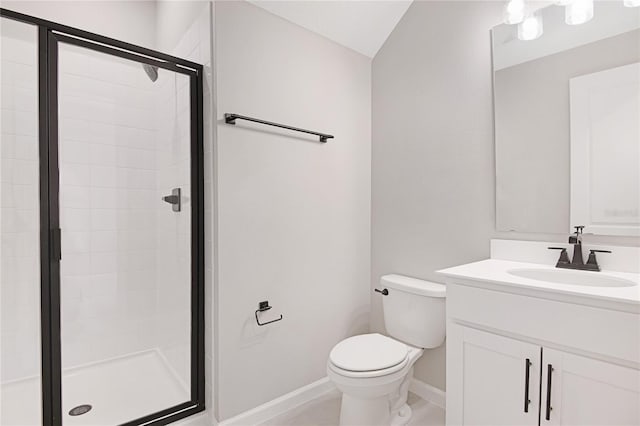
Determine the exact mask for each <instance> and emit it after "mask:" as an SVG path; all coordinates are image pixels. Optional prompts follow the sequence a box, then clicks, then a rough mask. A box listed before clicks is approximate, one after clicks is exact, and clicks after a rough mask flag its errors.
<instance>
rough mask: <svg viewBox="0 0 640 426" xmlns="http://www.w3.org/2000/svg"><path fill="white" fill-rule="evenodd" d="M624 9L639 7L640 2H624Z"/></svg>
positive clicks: (627, 0) (637, 0)
mask: <svg viewBox="0 0 640 426" xmlns="http://www.w3.org/2000/svg"><path fill="white" fill-rule="evenodd" d="M624 5H625V7H638V6H640V0H624Z"/></svg>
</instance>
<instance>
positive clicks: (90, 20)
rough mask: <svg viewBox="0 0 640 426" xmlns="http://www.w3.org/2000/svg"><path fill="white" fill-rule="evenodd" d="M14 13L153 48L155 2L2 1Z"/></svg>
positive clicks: (151, 0) (118, 0) (150, 0)
mask: <svg viewBox="0 0 640 426" xmlns="http://www.w3.org/2000/svg"><path fill="white" fill-rule="evenodd" d="M0 5H1V6H2V7H3V8H5V9H9V10H13V11H15V12H20V13H24V14H26V15H32V16H35V17H38V18H42V19H46V20H49V21H54V22H57V23H60V24H64V25H69V26H72V27H76V28H79V29H82V30H85V31H90V32H93V33H96V34H100V35H104V36H108V37H112V38H116V39H118V40H123V41H126V42H128V43H132V44H137V45H139V46H143V47H147V48H155V46H156V2H155V1H154V0H136V1H122V0H114V1H56V0H54V1H29V0H24V1H23V0H1V1H0Z"/></svg>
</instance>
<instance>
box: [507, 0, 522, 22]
mask: <svg viewBox="0 0 640 426" xmlns="http://www.w3.org/2000/svg"><path fill="white" fill-rule="evenodd" d="M523 20H524V0H510V1H509V3H507V5H506V6H505V8H504V23H505V24H509V25H513V24H519V23H520V22H522V21H523Z"/></svg>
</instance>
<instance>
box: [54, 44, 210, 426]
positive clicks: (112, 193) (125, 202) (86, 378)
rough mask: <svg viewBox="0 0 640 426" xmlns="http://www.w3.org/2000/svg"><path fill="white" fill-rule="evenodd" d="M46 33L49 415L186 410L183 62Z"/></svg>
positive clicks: (190, 80)
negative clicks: (51, 95) (52, 335)
mask: <svg viewBox="0 0 640 426" xmlns="http://www.w3.org/2000/svg"><path fill="white" fill-rule="evenodd" d="M55 37H56V39H57V41H56V42H55V47H56V50H57V68H56V69H57V105H58V109H57V115H58V116H57V123H58V132H57V134H58V138H57V143H58V158H57V161H58V169H59V187H58V192H59V209H58V211H59V224H60V225H59V227H60V230H61V231H60V233H61V260H60V333H61V364H62V377H61V382H62V416H63V417H62V423H63V424H64V425H83V426H87V425H116V424H125V423H127V422H131V421H134V420H136V419H142V418H145V417H146V416H149V415H151V414H153V413H158V412H162V411H164V410H167V409H169V408H170V407H176V406H180V405H183V406H184V407H185V408H188V407H189V406H190V405H189V404H190V401H192V395H193V392H192V390H193V387H194V386H195V385H196V383H193V382H192V378H193V372H194V368H195V367H194V365H193V364H194V362H195V360H196V359H197V358H196V357H197V355H196V349H197V346H196V343H197V342H196V341H195V340H196V339H195V334H194V327H195V326H194V322H195V321H196V320H197V316H194V312H195V311H196V310H197V307H196V306H193V300H195V299H194V291H196V290H195V289H196V286H195V283H196V281H197V279H198V278H197V259H195V258H194V256H193V253H192V247H194V241H197V240H196V239H195V238H194V235H193V232H194V229H195V228H194V223H193V222H194V217H195V216H194V213H196V210H194V209H195V207H194V203H193V200H194V196H193V195H192V182H193V179H194V178H196V176H197V175H194V173H192V162H193V155H192V154H193V152H194V151H193V146H194V141H197V139H194V138H195V135H194V134H193V129H194V128H195V127H194V122H193V120H194V118H195V117H196V116H195V111H193V105H194V102H193V101H194V93H195V91H194V87H193V84H194V83H195V78H194V77H193V72H182V71H181V69H180V68H176V67H175V66H173V67H171V66H168V68H174V69H173V70H172V69H165V68H162V67H158V66H157V65H154V64H153V63H152V64H149V63H144V62H141V61H137V60H135V57H134V56H132V55H128V54H120V52H119V51H117V50H115V49H108V48H104V47H103V46H100V45H92V44H90V43H87V42H84V41H81V42H78V41H76V40H75V39H70V38H67V37H63V36H57V35H56V36H55ZM50 46H51V45H50ZM195 199H197V197H196V198H195Z"/></svg>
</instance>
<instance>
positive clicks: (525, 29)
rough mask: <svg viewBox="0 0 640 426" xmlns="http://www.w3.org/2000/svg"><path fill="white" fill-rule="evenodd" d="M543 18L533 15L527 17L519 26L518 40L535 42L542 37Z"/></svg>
mask: <svg viewBox="0 0 640 426" xmlns="http://www.w3.org/2000/svg"><path fill="white" fill-rule="evenodd" d="M542 32H543V27H542V16H540V15H538V14H533V15H529V16H527V17H526V18H525V19H524V21H522V22H521V23H519V24H518V38H519V39H520V40H525V41H528V40H535V39H537V38H539V37H540V36H541V35H542Z"/></svg>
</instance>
